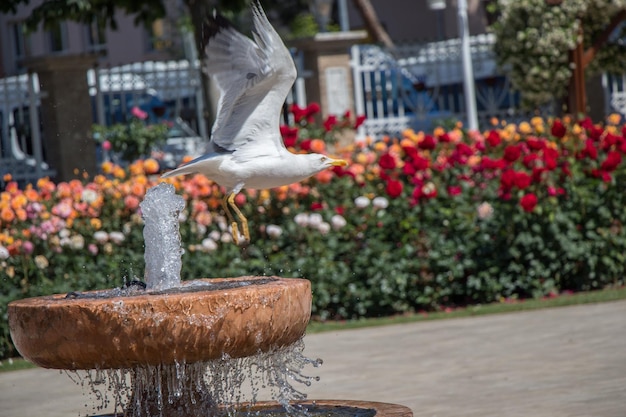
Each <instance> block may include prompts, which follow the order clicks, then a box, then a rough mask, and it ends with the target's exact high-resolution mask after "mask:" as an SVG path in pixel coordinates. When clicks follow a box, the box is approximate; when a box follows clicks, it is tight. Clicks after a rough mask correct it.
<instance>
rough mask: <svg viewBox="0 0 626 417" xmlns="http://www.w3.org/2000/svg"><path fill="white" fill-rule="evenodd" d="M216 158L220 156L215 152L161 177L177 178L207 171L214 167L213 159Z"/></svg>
mask: <svg viewBox="0 0 626 417" xmlns="http://www.w3.org/2000/svg"><path fill="white" fill-rule="evenodd" d="M216 156H218V154H217V153H215V152H212V153H208V154H206V155H202V156H199V157H197V158H196V159H194V160H193V161H190V162H187V163H186V164H185V165H181V166H179V167H178V168H176V169H173V170H171V171H169V172H166V173H165V174H163V175H161V178H170V177H177V176H179V175H187V174H195V173H197V172H203V171H206V170H207V169H206V168H209V167H211V165H213V163H212V162H214V160H213V158H214V157H216Z"/></svg>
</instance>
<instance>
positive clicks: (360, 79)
mask: <svg viewBox="0 0 626 417" xmlns="http://www.w3.org/2000/svg"><path fill="white" fill-rule="evenodd" d="M494 42H495V38H494V36H493V35H491V34H483V35H478V36H473V37H471V39H470V49H471V55H472V65H473V70H474V79H475V81H474V85H475V91H476V105H477V109H478V120H479V124H480V125H481V126H483V127H484V126H487V125H488V124H489V121H490V120H491V118H493V117H497V118H500V119H502V118H504V119H507V120H511V121H514V120H518V119H520V118H524V117H527V116H528V115H527V114H525V113H524V112H522V111H520V106H519V104H520V94H519V93H518V92H516V91H513V90H512V89H511V86H510V84H509V80H508V78H507V77H506V76H505V75H504V74H502V73H500V72H499V70H498V68H497V65H496V61H495V55H494V53H493V48H492V47H493V43H494ZM461 60H462V58H461V41H460V39H449V40H445V41H439V42H427V43H414V44H409V45H401V46H398V47H396V48H395V49H394V50H393V51H392V52H391V51H388V50H385V49H383V48H381V47H378V46H374V45H355V46H354V47H352V51H351V62H352V68H353V76H354V88H355V103H356V105H355V106H356V112H357V113H358V114H364V115H365V116H366V117H367V119H366V122H365V123H364V124H363V126H362V127H361V129H360V131H359V136H360V137H364V136H371V137H378V136H380V135H382V134H393V135H395V134H398V133H399V132H401V131H402V130H404V129H406V128H413V129H415V130H428V129H431V128H432V127H434V125H436V124H437V123H441V122H443V121H445V120H461V121H463V122H466V121H467V120H466V118H467V114H466V109H465V94H464V91H463V75H462V62H461Z"/></svg>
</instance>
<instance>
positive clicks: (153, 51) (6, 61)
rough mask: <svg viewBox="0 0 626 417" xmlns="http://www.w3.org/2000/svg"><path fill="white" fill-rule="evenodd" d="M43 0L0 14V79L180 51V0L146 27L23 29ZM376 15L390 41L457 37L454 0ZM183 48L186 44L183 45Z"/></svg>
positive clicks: (478, 0) (474, 3)
mask: <svg viewBox="0 0 626 417" xmlns="http://www.w3.org/2000/svg"><path fill="white" fill-rule="evenodd" d="M41 2H43V0H31V4H30V5H28V6H24V5H21V6H20V7H19V8H18V11H17V13H16V14H0V57H1V60H0V78H2V77H7V76H11V75H16V74H20V73H23V72H24V71H25V68H24V59H25V58H28V57H41V56H48V55H50V56H53V55H74V54H82V53H93V52H96V53H98V54H100V58H99V62H100V64H101V65H102V66H105V67H106V66H114V65H123V64H128V63H131V62H137V61H148V60H155V61H158V60H166V59H179V58H183V57H184V56H185V44H184V37H183V36H181V33H180V31H179V29H178V24H179V23H178V22H180V19H181V18H182V17H183V15H184V5H183V4H182V1H180V0H166V7H167V10H168V14H167V18H166V19H162V20H159V21H157V22H155V23H154V24H152V25H151V26H150V27H143V26H137V25H135V23H134V21H133V20H134V17H133V16H128V15H124V14H123V13H121V12H118V13H117V16H116V20H117V23H118V29H117V30H112V29H110V28H105V27H99V26H98V25H97V24H95V23H94V24H91V25H86V24H80V23H75V22H69V21H67V22H63V23H61V24H60V25H58V26H57V27H55V28H52V29H50V30H43V29H39V30H37V31H36V32H33V33H30V34H26V33H25V30H24V23H23V22H24V19H26V18H27V17H28V16H29V15H30V13H31V10H32V9H33V8H34V7H35V6H36V5H38V4H41ZM371 2H372V5H373V6H374V9H375V10H376V12H377V14H378V17H379V19H380V21H381V23H382V25H383V26H384V27H385V29H386V30H387V31H388V33H389V34H390V36H391V38H392V39H393V40H394V41H395V42H399V43H401V42H403V41H415V40H436V39H441V38H444V39H447V38H453V37H457V16H456V0H447V2H446V3H447V7H446V8H445V9H443V10H432V9H431V8H429V6H428V3H429V0H371ZM484 3H485V1H484V0H469V1H468V4H469V14H470V16H469V23H470V32H471V33H472V34H478V33H483V32H484V31H485V28H486V23H487V17H486V13H485V8H484ZM347 6H348V22H349V25H350V29H363V28H364V25H363V21H362V19H361V16H360V15H359V12H358V11H357V10H356V9H355V8H354V5H353V4H352V2H351V1H349V0H348V1H347ZM187 47H188V46H187Z"/></svg>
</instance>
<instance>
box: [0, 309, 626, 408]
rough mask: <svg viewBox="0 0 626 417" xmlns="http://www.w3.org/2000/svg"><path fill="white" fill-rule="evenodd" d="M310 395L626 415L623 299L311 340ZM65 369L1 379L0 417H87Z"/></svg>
mask: <svg viewBox="0 0 626 417" xmlns="http://www.w3.org/2000/svg"><path fill="white" fill-rule="evenodd" d="M305 342H306V346H307V348H306V352H305V353H306V354H307V356H309V357H321V358H322V359H324V365H323V366H322V367H321V368H319V369H309V370H308V371H309V372H308V373H313V374H318V375H319V376H320V377H321V380H320V382H318V383H315V384H314V385H313V386H311V387H310V388H309V389H308V393H309V398H311V399H315V398H320V399H321V398H324V399H352V400H370V401H383V402H394V403H399V404H403V405H406V406H408V407H410V408H411V409H413V412H414V414H415V416H428V417H434V416H437V417H444V416H455V417H456V416H476V417H479V416H480V417H485V416H494V417H495V416H498V417H503V416H506V417H515V416H520V417H522V416H523V417H541V416H546V417H548V416H550V417H574V416H581V417H583V416H584V417H624V416H626V301H618V302H611V303H603V304H592V305H585V306H573V307H563V308H553V309H545V310H537V311H532V312H521V313H510V314H500V315H491V316H483V317H472V318H462V319H450V320H438V321H431V322H421V323H414V324H404V325H390V326H384V327H373V328H367V329H358V330H344V331H338V332H330V333H322V334H314V335H310V336H306V338H305ZM89 401H90V400H89V397H88V396H86V395H84V394H83V391H82V389H81V388H80V387H78V386H76V385H75V383H74V382H72V381H71V380H70V378H69V377H68V376H66V375H64V374H61V373H60V372H59V371H51V370H42V369H31V370H25V371H15V372H7V373H0V417H33V416H45V417H56V416H78V415H83V416H84V415H85V414H86V413H87V412H88V408H86V407H85V404H86V403H87V402H89Z"/></svg>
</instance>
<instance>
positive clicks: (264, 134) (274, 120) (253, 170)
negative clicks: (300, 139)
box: [163, 2, 346, 227]
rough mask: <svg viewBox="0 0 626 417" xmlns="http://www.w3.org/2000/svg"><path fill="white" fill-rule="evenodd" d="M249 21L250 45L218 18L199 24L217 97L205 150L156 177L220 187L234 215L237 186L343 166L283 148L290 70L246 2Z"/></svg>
mask: <svg viewBox="0 0 626 417" xmlns="http://www.w3.org/2000/svg"><path fill="white" fill-rule="evenodd" d="M252 14H253V24H254V30H253V38H254V41H253V40H252V39H250V38H248V37H246V36H244V35H242V34H241V33H239V32H238V31H237V30H235V28H234V27H233V26H232V25H231V24H230V22H228V21H227V20H226V19H225V18H223V17H222V16H220V15H216V16H209V17H208V18H207V24H206V28H205V29H206V30H205V32H206V38H207V42H205V43H206V47H205V53H206V59H205V61H204V69H205V71H206V72H207V73H208V74H209V75H211V76H212V77H213V80H214V81H215V83H216V85H217V87H218V88H219V90H220V93H221V96H220V99H219V102H218V105H217V117H216V120H215V124H214V125H213V128H212V130H211V142H210V143H209V151H208V153H207V154H206V155H203V156H201V157H199V158H196V159H194V160H193V161H191V162H189V163H187V164H185V165H183V166H181V167H179V168H177V169H175V170H173V171H170V172H168V173H166V174H164V175H163V177H164V178H166V177H172V176H176V175H184V174H192V173H201V174H203V175H205V176H206V177H208V178H210V179H212V180H214V181H215V182H216V183H218V184H220V185H221V186H224V187H226V189H227V199H228V202H229V204H230V205H231V207H232V208H233V209H235V211H236V212H237V210H236V207H235V206H234V204H233V203H232V199H231V197H232V196H233V195H234V194H237V193H238V192H239V191H241V189H242V188H244V187H245V188H254V189H268V188H274V187H279V186H282V185H287V184H291V183H294V182H298V181H301V180H303V179H305V178H308V177H310V176H311V175H314V174H316V173H318V172H320V171H322V170H324V169H326V168H329V167H331V166H334V165H346V162H345V161H342V160H336V159H332V158H329V157H327V156H325V155H320V154H306V155H302V154H299V155H296V154H293V153H291V152H289V151H288V150H287V149H286V148H285V145H284V144H283V140H282V136H281V134H280V130H279V126H280V113H281V110H282V105H283V103H284V102H285V99H286V97H287V94H288V92H289V90H290V89H291V87H292V86H293V83H294V81H295V79H296V75H297V74H296V67H295V65H294V62H293V59H292V57H291V54H290V53H289V51H288V50H287V48H286V47H285V45H284V43H283V41H282V40H281V39H280V36H278V33H276V31H275V30H274V28H273V27H272V25H271V24H270V23H269V21H268V20H267V17H266V16H265V13H264V12H263V10H262V9H261V6H260V5H259V4H258V3H255V2H253V3H252ZM224 207H225V209H226V212H227V214H228V215H229V216H230V213H228V207H227V206H226V204H225V206H224ZM237 214H238V216H239V217H240V218H243V216H242V215H241V214H240V213H237ZM242 221H243V222H244V223H245V218H243V219H242ZM233 226H235V225H233ZM244 226H245V227H247V225H244Z"/></svg>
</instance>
